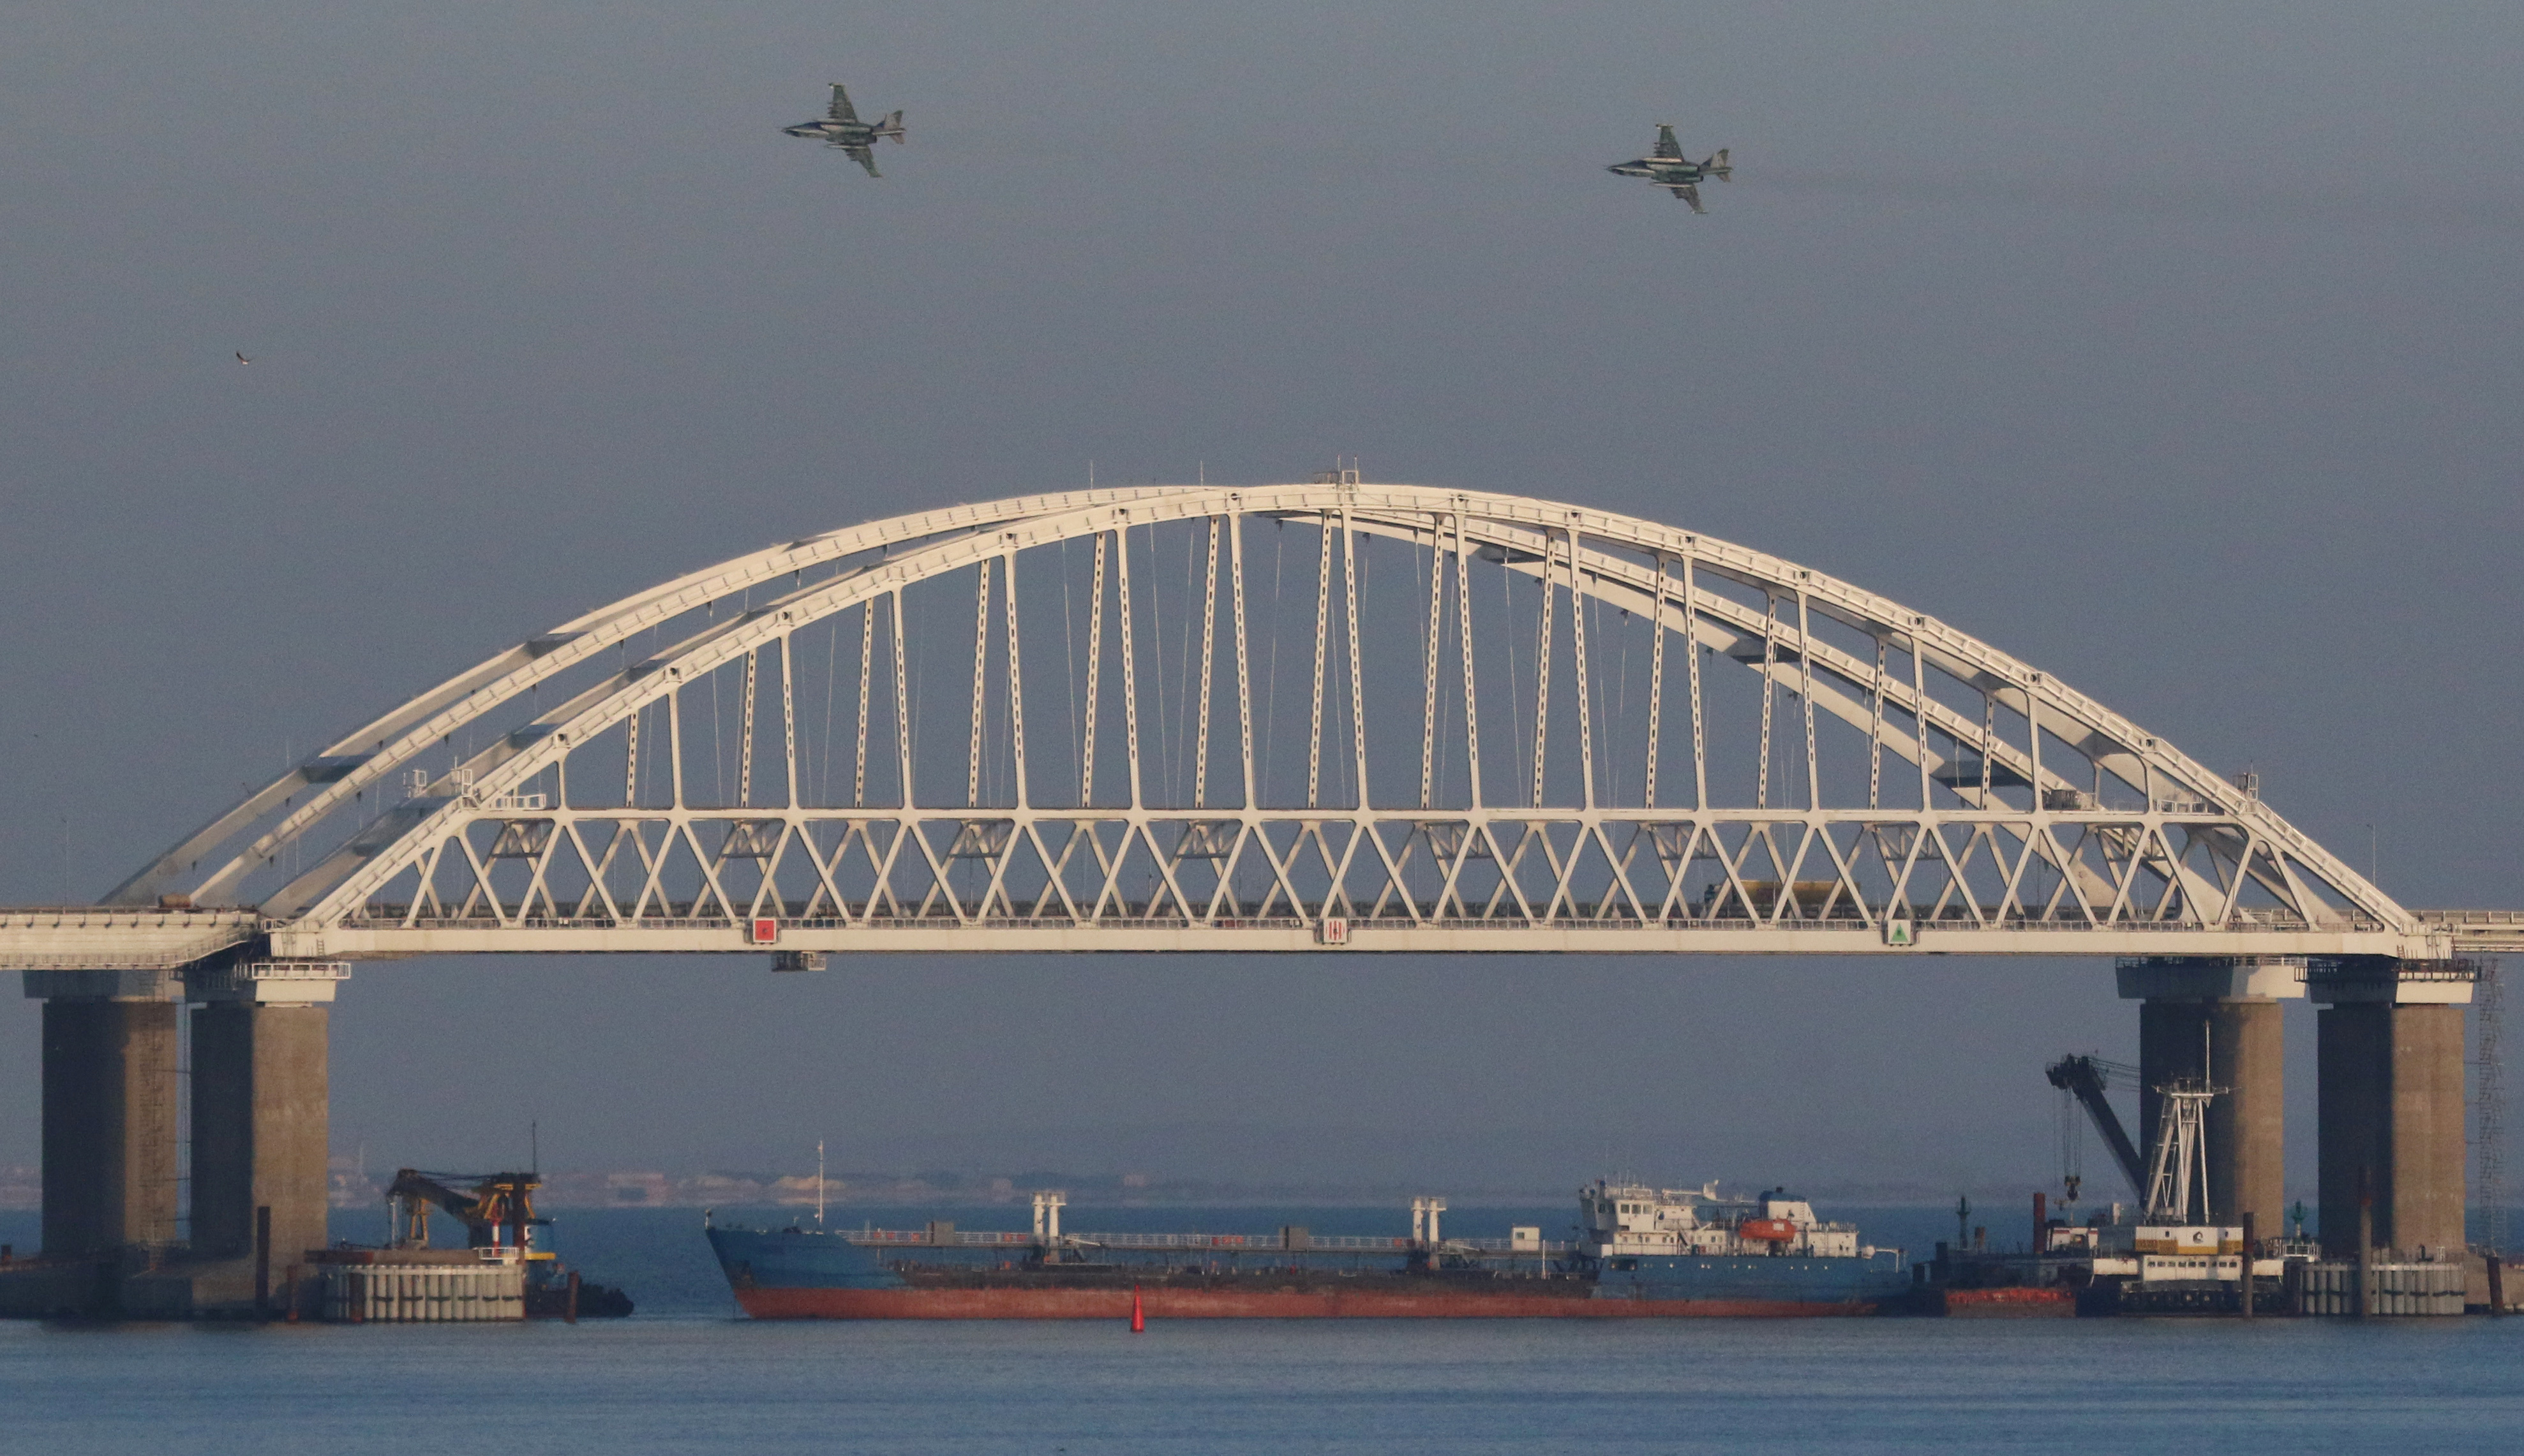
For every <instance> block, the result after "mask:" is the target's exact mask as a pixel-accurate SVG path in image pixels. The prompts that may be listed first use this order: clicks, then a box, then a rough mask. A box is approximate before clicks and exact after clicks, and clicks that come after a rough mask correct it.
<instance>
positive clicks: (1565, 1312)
mask: <svg viewBox="0 0 2524 1456" xmlns="http://www.w3.org/2000/svg"><path fill="white" fill-rule="evenodd" d="M1131 1292H1132V1291H1131V1289H1130V1287H1129V1286H1123V1287H1120V1288H1095V1289H1026V1288H978V1289H976V1288H946V1289H918V1288H913V1289H800V1288H784V1289H765V1288H739V1289H737V1290H736V1302H737V1303H738V1304H739V1305H741V1306H742V1307H743V1308H744V1310H745V1312H746V1313H747V1314H748V1315H750V1316H752V1318H754V1319H757V1320H1115V1321H1120V1320H1127V1319H1129V1318H1130V1317H1131ZM1141 1300H1142V1302H1143V1305H1144V1307H1145V1309H1146V1311H1147V1317H1148V1318H1149V1319H1151V1320H1321V1319H1351V1320H1397V1319H1398V1320H1529V1319H1547V1320H1604V1319H1615V1320H1618V1319H1676V1318H1738V1319H1741V1318H1748V1317H1750V1318H1765V1317H1767V1318H1773V1319H1776V1318H1793V1317H1812V1316H1828V1315H1869V1314H1873V1313H1875V1312H1876V1307H1875V1305H1874V1304H1873V1303H1872V1302H1864V1303H1840V1304H1820V1303H1807V1302H1801V1301H1795V1300H1785V1299H1596V1298H1590V1297H1587V1296H1584V1295H1577V1294H1509V1293H1484V1292H1472V1291H1465V1292H1460V1293H1459V1292H1453V1291H1430V1292H1426V1293H1418V1292H1401V1291H1393V1292H1386V1291H1381V1290H1336V1289H1329V1290H1320V1291H1318V1290H1309V1289H1281V1290H1274V1289H1169V1288H1165V1287H1163V1286H1144V1287H1143V1288H1142V1289H1141Z"/></svg>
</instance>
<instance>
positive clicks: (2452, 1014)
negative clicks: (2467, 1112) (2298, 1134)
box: [2319, 1000, 2465, 1259]
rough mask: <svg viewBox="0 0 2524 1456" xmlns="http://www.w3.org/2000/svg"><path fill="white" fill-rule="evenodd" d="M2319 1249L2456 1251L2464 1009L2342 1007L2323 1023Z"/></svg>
mask: <svg viewBox="0 0 2524 1456" xmlns="http://www.w3.org/2000/svg"><path fill="white" fill-rule="evenodd" d="M2320 1023H2321V1030H2320V1046H2321V1057H2322V1062H2321V1070H2320V1074H2319V1083H2320V1088H2319V1092H2320V1103H2321V1119H2322V1123H2321V1144H2322V1153H2321V1156H2322V1167H2321V1197H2322V1246H2323V1252H2324V1253H2325V1254H2326V1255H2328V1256H2330V1257H2332V1258H2335V1259H2353V1258H2355V1257H2357V1256H2358V1254H2359V1252H2360V1251H2359V1249H2358V1248H2357V1243H2358V1238H2357V1229H2358V1226H2359V1212H2360V1206H2361V1204H2362V1205H2364V1206H2365V1208H2366V1210H2367V1214H2368V1218H2369V1221H2370V1227H2371V1228H2372V1229H2373V1231H2374V1232H2373V1235H2372V1236H2371V1237H2372V1238H2373V1239H2374V1241H2375V1245H2376V1247H2378V1248H2383V1249H2389V1250H2392V1251H2393V1252H2394V1253H2396V1254H2399V1255H2403V1256H2417V1255H2419V1254H2420V1253H2421V1251H2423V1250H2424V1251H2425V1253H2426V1255H2427V1256H2428V1257H2432V1258H2451V1257H2456V1256H2459V1255H2460V1253H2461V1252H2462V1249H2463V1246H2464V1242H2463V1227H2462V1204H2463V1190H2464V1176H2463V1160H2464V1152H2465V1141H2464V1136H2463V1133H2464V1129H2463V1059H2462V1033H2463V1027H2462V1007H2461V1006H2459V1005H2396V1004H2392V1003H2391V1002H2389V1001H2376V1000H2359V1001H2344V1002H2343V1003H2341V1004H2337V1005H2332V1006H2327V1007H2325V1008H2323V1010H2322V1012H2321V1017H2320Z"/></svg>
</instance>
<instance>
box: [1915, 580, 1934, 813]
mask: <svg viewBox="0 0 2524 1456" xmlns="http://www.w3.org/2000/svg"><path fill="white" fill-rule="evenodd" d="M1918 625H1919V619H1918V618H1917V617H1913V618H1912V619H1911V627H1912V631H1911V736H1912V738H1913V739H1914V740H1916V744H1915V746H1916V747H1917V750H1918V752H1917V757H1918V760H1919V809H1920V812H1922V813H1925V812H1926V811H1927V809H1928V805H1929V803H1930V800H1929V795H1928V655H1927V654H1926V653H1924V652H1922V651H1920V649H1919V632H1918Z"/></svg>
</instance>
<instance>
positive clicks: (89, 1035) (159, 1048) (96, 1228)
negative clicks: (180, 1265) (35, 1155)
mask: <svg viewBox="0 0 2524 1456" xmlns="http://www.w3.org/2000/svg"><path fill="white" fill-rule="evenodd" d="M25 991H26V995H28V996H30V997H35V998H40V999H41V1000H42V1001H43V1003H44V1026H43V1101H44V1111H43V1123H44V1126H43V1160H44V1172H43V1180H44V1222H43V1239H44V1252H45V1253H47V1254H51V1255H57V1256H58V1255H81V1254H92V1255H105V1254H115V1253H119V1252H121V1251H122V1250H124V1249H131V1248H138V1249H144V1250H151V1251H155V1250H161V1249H163V1248H165V1246H166V1245H168V1244H170V1243H172V1242H173V1241H174V1238H175V1203H176V1199H175V1174H176V1157H175V1151H176V1149H175V1096H176V1086H175V1075H176V1074H175V1045H176V1043H175V1036H176V1033H175V1009H176V1008H175V994H176V985H175V979H174V977H173V976H172V975H171V974H170V973H169V972H166V971H138V970H112V971H28V972H26V973H25Z"/></svg>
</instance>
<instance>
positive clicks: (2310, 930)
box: [109, 477, 2442, 957]
mask: <svg viewBox="0 0 2524 1456" xmlns="http://www.w3.org/2000/svg"><path fill="white" fill-rule="evenodd" d="M109 903H110V904H114V905H122V906H130V907H135V908H136V907H144V906H153V905H158V904H161V903H178V904H185V903H188V904H192V905H196V906H217V905H252V906H255V907H256V908H257V910H258V912H259V914H260V916H261V917H262V920H261V923H262V927H263V929H264V931H265V933H267V935H268V936H269V938H270V945H271V947H272V949H273V951H274V952H275V953H278V954H281V955H284V956H287V955H303V956H344V957H367V956H394V955H413V954H432V953H447V952H459V951H519V950H554V951H608V950H743V949H757V948H759V947H760V946H762V945H765V944H774V943H776V945H777V946H779V947H781V948H783V949H804V950H828V951H845V950H886V949H893V950H952V949H1043V950H1055V949H1057V950H1126V949H1145V950H1181V949H1202V950H1292V949H1301V948H1312V947H1314V946H1319V945H1327V944H1334V945H1346V946H1353V947H1356V948H1362V949H1390V950H1423V951H1461V950H1481V949H1497V950H1593V951H1654V952H1674V951H1695V950H1705V951H1725V952H1749V951H1780V952H1794V953H1811V952H1833V951H1861V950H1864V951H1869V952H1882V951H1884V950H1887V949H1888V948H1890V949H1901V948H1905V947H1908V948H1913V949H1918V950H1928V951H1949V952H1988V953H2054V954H2121V955H2131V954H2142V955H2144V954H2161V955H2217V954H2228V955H2239V954H2276V955H2346V954H2387V955H2404V954H2406V955H2421V954H2426V953H2428V952H2429V950H2430V948H2431V945H2432V943H2431V942H2430V941H2429V940H2428V930H2427V927H2426V926H2425V925H2423V924H2422V923H2421V922H2420V921H2419V919H2418V918H2417V917H2415V916H2413V915H2412V913H2411V912H2409V911H2407V910H2405V909H2403V907H2402V906H2400V905H2399V904H2397V903H2395V902H2394V901H2393V900H2392V899H2390V898H2387V897H2386V896H2384V895H2383V894H2382V893H2381V892H2380V891H2378V890H2377V889H2376V888H2375V887H2374V886H2372V885H2370V884H2368V883H2366V881H2365V880H2364V879H2363V878H2361V877H2360V876H2358V875H2357V874H2356V873H2355V872H2354V870H2353V869H2351V868H2350V867H2349V866H2348V865H2347V864H2345V863H2343V862H2342V861H2341V860H2340V859H2339V858H2338V857H2337V856H2335V855H2333V854H2331V853H2330V852H2328V851H2327V850H2325V849H2322V847H2320V846H2319V845H2317V844H2315V843H2314V842H2313V841H2312V840H2310V839H2309V838H2308V837H2306V835H2305V834H2303V833H2302V832H2300V831H2298V830H2297V829H2296V828H2295V827H2293V826H2292V825H2290V824H2289V823H2288V822H2287V821H2286V820H2284V819H2283V818H2281V817H2280V816H2279V815H2278V814H2277V813H2276V812H2275V811H2274V810H2272V809H2271V808H2270V807H2269V806H2268V805H2267V804H2265V803H2263V802H2262V801H2260V800H2259V798H2258V797H2257V793H2255V792H2254V791H2253V790H2252V788H2250V787H2249V784H2247V785H2243V786H2239V785H2238V784H2236V783H2233V782H2229V781H2228V780H2227V779H2225V778H2223V777H2221V776H2219V775H2217V774H2215V773H2212V772H2210V771H2208V769H2206V768H2205V767H2204V766H2203V765H2201V764H2200V763H2198V762H2196V761H2194V760H2193V759H2191V758H2190V757H2188V756H2186V755H2185V754H2183V753H2182V752H2179V751H2178V750H2176V749H2175V748H2174V747H2173V746H2172V745H2171V744H2170V743H2167V742H2165V741H2164V740H2162V739H2160V738H2159V737H2157V736H2156V735H2154V734H2151V733H2148V732H2146V731H2145V730H2143V729H2142V728H2140V727H2139V726H2138V725H2136V724H2135V723H2132V722H2130V721H2128V720H2127V719H2124V718H2122V717H2121V716H2120V715H2118V714H2117V713H2114V712H2112V711H2111V709H2109V708H2107V707H2106V706H2104V705H2103V704H2100V703H2098V702H2096V701H2094V700H2093V699H2091V698H2088V697H2087V696H2085V695H2083V694H2081V693H2078V692H2076V691H2075V690H2073V689H2071V688H2070V687H2068V686H2067V685H2066V684H2063V683H2062V682H2060V681H2059V680H2058V679H2057V678H2055V677H2052V676H2051V675H2049V674H2047V673H2045V672H2042V671H2039V670H2036V669H2034V668H2032V667H2030V666H2028V665H2027V664H2025V663H2023V662H2020V661H2018V660H2016V659H2015V658H2014V657H2011V656H2009V655H2006V654H2005V653H2003V652H2001V651H1999V650H1998V649H1996V648H1993V647H1991V646H1989V645H1987V644H1985V643H1983V642H1981V641H1979V640H1977V639H1976V638H1973V637H1971V636H1969V635H1967V634H1966V633H1963V632H1961V631H1959V630H1957V629H1955V628H1953V627H1951V626H1949V625H1947V624H1945V623H1943V622H1941V621H1938V620H1936V619H1935V618H1933V617H1930V616H1928V615H1926V614H1924V613H1920V612H1916V611H1913V610H1911V609H1910V608H1908V607H1902V606H1901V605H1899V604H1896V603H1893V602H1890V601H1888V600H1886V599H1884V598H1881V597H1878V596H1876V595H1874V594H1872V593H1870V592H1868V591H1866V590H1864V589H1862V588H1859V587H1857V586H1854V585H1852V584H1850V583H1847V582H1844V581H1840V580H1838V579H1835V578H1832V577H1829V576H1827V575H1825V574H1824V573H1822V572H1820V571H1814V570H1811V569H1808V568H1805V567H1802V566H1799V565H1797V564H1795V563H1793V562H1790V561H1786V560H1782V559H1779V558H1773V557H1770V556H1767V555H1764V554H1762V553H1759V552H1755V551H1751V550H1748V549H1746V548H1743V547H1740V546H1735V545H1732V544H1729V543H1726V542H1723V541H1718V540H1714V539H1712V538H1709V537H1707V536H1703V535H1700V534H1697V533H1695V532H1690V531H1685V530H1680V529H1676V528H1674V527H1669V526H1664V525H1659V524H1656V523H1654V522H1650V521H1645V520H1639V519H1635V518H1632V517H1628V516H1623V515H1618V514H1613V513H1609V512H1605V511H1598V510H1586V509H1583V508H1578V507H1573V506H1568V505H1563V504H1559V503H1554V502H1548V501H1540V500H1532V499H1527V498H1522V497H1515V496H1507V495H1497V494H1487V493H1480V492H1472V491H1455V490H1444V489H1434V488H1423V487H1410V486H1395V485H1372V484H1365V483H1361V482H1359V481H1357V480H1356V479H1355V478H1354V477H1346V478H1335V479H1333V480H1329V481H1325V482H1320V483H1314V484H1297V485H1278V486H1259V487H1250V486H1248V487H1226V486H1206V485H1203V486H1166V487H1154V486H1152V487H1141V488H1131V489H1111V490H1099V491H1083V492H1072V493H1064V494H1056V495H1044V496H1035V497H1028V498H1024V499H1018V500H1008V501H999V502H993V503H988V504H984V505H977V506H967V507H958V508H954V509H951V510H935V511H924V512H917V513H914V514H910V515H904V516H899V517H897V518H894V519H891V520H885V521H878V522H873V523H870V524H867V525H862V526H857V527H853V528H850V529H848V530H843V531H836V532H833V533H831V534H828V535H822V536H817V537H812V538H809V539H807V540H803V541H799V542H794V543H791V544H788V545H784V546H779V547H775V548H772V549H770V550H766V551H762V552H757V553H754V554H752V555H750V556H746V557H742V558H737V559H734V560H730V561H726V562H722V563H720V564H718V565H715V566H712V567H709V568H707V569H706V570H703V571H699V572H695V573H693V574H691V575H688V576H685V577H681V578H678V579H676V580H674V581H670V582H667V583H664V584H662V585H660V586H658V587H656V588H654V589H652V590H650V591H647V592H643V593H640V594H638V595H635V596H632V597H629V598H626V599H624V600H623V601H620V602H617V603H614V604H612V605H610V606H608V607H604V608H602V609H600V610H597V611H594V612H590V613H588V614H587V615H585V616H582V617H579V618H577V619H575V620H573V621H569V622H565V623H563V624H561V625H560V626H558V627H557V628H555V629H553V630H552V631H550V632H547V633H544V634H542V635H540V636H537V637H534V638H531V639H529V640H527V641H525V642H523V643H520V644H518V645H517V646H515V647H513V648H511V649H510V650H508V651H506V652H504V653H501V654H499V655H495V656H493V657H491V658H489V659H488V660H486V661H484V662H481V663H479V664H477V665H476V666H474V667H473V668H471V669H469V670H468V671H466V672H463V673H461V674H459V675H458V676H456V677H454V678H451V679H449V680H448V681H446V682H444V683H441V684H439V685H438V686H437V687H435V688H433V689H431V690H430V691H428V692H426V693H423V694H421V695H420V696H418V697H416V698H414V699H413V700H411V701H410V702H408V703H405V704H401V705H399V706H397V707H396V708H394V709H393V710H392V711H390V712H387V713H385V714H383V715H381V716H380V717H378V718H376V719H375V720H373V721H371V722H369V723H366V724H364V725H363V726H361V727H360V728H358V729H356V730H354V731H352V732H350V733H348V734H345V735H343V736H342V737H341V738H340V739H339V740H338V741H336V742H334V743H332V744H331V745H329V746H327V747H326V749H325V750H324V751H323V752H321V753H318V754H316V755H314V756H312V757H310V758H308V759H307V760H305V761H304V762H302V763H299V764H297V765H296V766H294V767H293V768H292V769H291V770H290V771H289V772H287V773H285V774H283V775H281V776H280V777H278V778H276V779H274V780H273V781H272V782H270V783H268V784H267V785H265V786H264V787H263V788H261V789H260V790H258V791H256V792H254V793H253V794H250V795H248V796H247V797H246V798H244V799H243V800H241V801H239V802H237V803H236V804H234V805H233V806H231V807H229V808H228V809H226V810H225V811H223V812H222V813H220V814H219V815H218V817H217V818H215V819H213V820H212V821H211V822H210V823H208V824H206V825H204V826H203V827H202V828H201V829H200V830H198V831H197V832H195V833H193V834H191V835H188V836H186V837H185V838H184V839H183V840H182V841H181V842H179V843H178V844H176V845H175V846H173V847H172V848H171V849H170V850H169V851H168V852H167V853H166V854H164V855H162V856H160V857H159V858H158V859H157V860H156V861H154V862H153V863H152V864H150V865H149V866H148V867H147V868H145V869H144V870H142V871H141V872H140V873H138V874H136V875H134V876H132V877H131V879H130V880H128V881H127V882H126V883H124V884H123V885H122V886H121V887H119V888H118V889H117V890H116V891H115V892H114V894H113V895H112V896H110V897H109ZM2437 953H2442V950H2441V947H2439V948H2438V952H2437Z"/></svg>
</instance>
